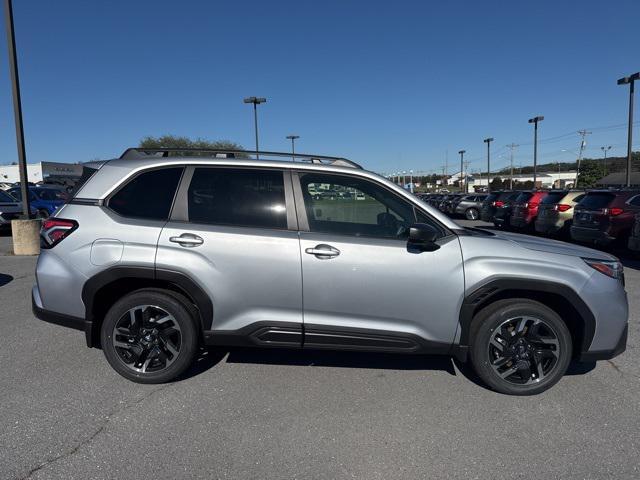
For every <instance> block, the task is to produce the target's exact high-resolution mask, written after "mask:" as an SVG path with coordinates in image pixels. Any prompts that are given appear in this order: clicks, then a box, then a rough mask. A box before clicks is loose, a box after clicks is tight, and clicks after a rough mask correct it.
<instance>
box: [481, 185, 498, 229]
mask: <svg viewBox="0 0 640 480" xmlns="http://www.w3.org/2000/svg"><path fill="white" fill-rule="evenodd" d="M502 193H503V192H502V190H496V191H495V192H491V193H490V194H488V195H487V196H486V198H485V199H484V201H483V202H482V208H481V209H480V220H482V221H483V222H491V223H493V215H494V214H495V213H496V200H497V199H498V197H500V195H501V194H502Z"/></svg>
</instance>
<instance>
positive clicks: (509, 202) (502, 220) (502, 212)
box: [492, 191, 522, 228]
mask: <svg viewBox="0 0 640 480" xmlns="http://www.w3.org/2000/svg"><path fill="white" fill-rule="evenodd" d="M520 193H522V192H518V191H512V192H503V193H502V194H500V196H499V197H498V199H497V200H496V201H495V202H494V205H495V208H496V210H495V213H494V214H493V220H492V221H493V224H494V225H495V226H496V227H501V228H510V227H511V214H512V213H513V204H514V203H515V201H516V200H517V198H518V197H519V196H520Z"/></svg>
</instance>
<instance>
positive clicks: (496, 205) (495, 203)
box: [493, 200, 504, 207]
mask: <svg viewBox="0 0 640 480" xmlns="http://www.w3.org/2000/svg"><path fill="white" fill-rule="evenodd" d="M493 206H494V207H504V202H501V201H500V200H498V201H497V202H493Z"/></svg>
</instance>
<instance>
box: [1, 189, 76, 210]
mask: <svg viewBox="0 0 640 480" xmlns="http://www.w3.org/2000/svg"><path fill="white" fill-rule="evenodd" d="M7 192H8V193H9V194H10V195H11V196H12V197H15V198H16V199H17V200H22V192H21V191H20V187H15V188H12V189H10V190H8V191H7ZM68 198H69V196H68V194H67V193H66V192H65V191H63V190H59V189H54V188H48V187H29V202H31V206H32V207H33V208H35V210H36V212H37V213H36V214H37V216H38V217H39V218H48V217H49V216H51V215H53V214H54V213H55V211H56V210H57V209H58V208H60V207H61V206H62V205H64V204H65V202H66V201H67V200H68Z"/></svg>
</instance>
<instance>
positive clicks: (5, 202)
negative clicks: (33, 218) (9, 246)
mask: <svg viewBox="0 0 640 480" xmlns="http://www.w3.org/2000/svg"><path fill="white" fill-rule="evenodd" d="M31 214H32V215H35V214H36V210H35V208H33V206H32V207H31ZM20 215H22V202H19V201H18V200H16V199H15V198H14V197H12V196H11V195H9V194H8V193H7V192H5V191H3V190H0V228H7V227H10V226H11V220H15V219H18V218H20Z"/></svg>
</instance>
